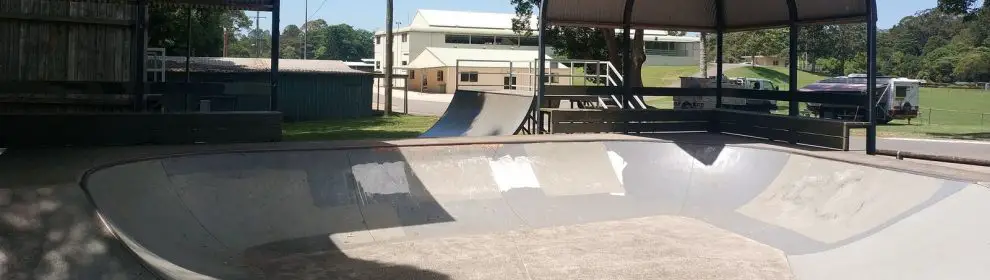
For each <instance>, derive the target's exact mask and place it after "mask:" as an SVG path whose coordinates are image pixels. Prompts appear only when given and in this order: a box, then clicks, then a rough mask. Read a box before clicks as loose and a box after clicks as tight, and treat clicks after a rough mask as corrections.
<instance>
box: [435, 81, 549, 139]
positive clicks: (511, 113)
mask: <svg viewBox="0 0 990 280" xmlns="http://www.w3.org/2000/svg"><path fill="white" fill-rule="evenodd" d="M532 104H533V95H532V94H526V92H522V91H508V90H507V91H474V90H458V91H457V92H455V93H454V98H452V99H451V100H450V105H447V110H446V111H444V113H443V116H441V117H440V119H439V120H437V122H436V124H434V125H433V127H431V128H430V129H429V130H427V131H426V132H424V133H423V134H422V135H420V137H457V136H497V135H512V134H515V133H516V131H517V130H519V126H520V125H522V123H523V121H524V120H525V119H526V116H527V115H528V114H529V112H530V110H529V109H530V108H531V107H532Z"/></svg>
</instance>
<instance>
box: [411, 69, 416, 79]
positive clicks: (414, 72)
mask: <svg viewBox="0 0 990 280" xmlns="http://www.w3.org/2000/svg"><path fill="white" fill-rule="evenodd" d="M415 78H416V71H409V79H410V80H412V79H415Z"/></svg>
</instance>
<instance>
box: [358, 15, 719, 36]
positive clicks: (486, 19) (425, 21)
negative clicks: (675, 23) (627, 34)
mask: <svg viewBox="0 0 990 280" xmlns="http://www.w3.org/2000/svg"><path fill="white" fill-rule="evenodd" d="M515 16H516V15H515V14H509V13H480V12H465V11H441V10H418V11H417V12H416V17H415V19H414V20H413V22H412V23H410V24H409V26H405V27H401V28H397V29H395V30H393V32H394V33H397V34H398V33H406V32H430V33H447V34H471V35H495V36H519V34H518V33H516V32H515V31H512V19H513V18H515ZM529 23H530V29H532V30H533V34H534V35H536V34H538V31H536V30H537V29H538V28H537V25H538V24H539V20H538V19H537V18H536V17H535V16H534V17H533V18H532V19H531V20H530V21H529ZM621 32H622V30H621V29H616V33H617V34H621ZM384 34H385V31H383V30H379V31H377V32H375V35H384ZM645 34H646V38H645V39H646V40H648V41H663V42H683V43H692V42H699V41H700V38H698V37H694V36H668V35H667V31H664V30H645Z"/></svg>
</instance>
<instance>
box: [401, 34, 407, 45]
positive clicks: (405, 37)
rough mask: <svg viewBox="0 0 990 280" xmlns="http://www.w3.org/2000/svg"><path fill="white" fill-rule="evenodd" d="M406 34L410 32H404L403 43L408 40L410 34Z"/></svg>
mask: <svg viewBox="0 0 990 280" xmlns="http://www.w3.org/2000/svg"><path fill="white" fill-rule="evenodd" d="M406 35H408V34H406V33H402V42H403V43H405V42H406V41H407V40H408V36H406Z"/></svg>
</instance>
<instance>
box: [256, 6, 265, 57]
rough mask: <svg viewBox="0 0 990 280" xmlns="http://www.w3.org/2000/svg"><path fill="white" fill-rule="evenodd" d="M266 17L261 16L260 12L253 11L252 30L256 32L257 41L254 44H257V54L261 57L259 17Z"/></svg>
mask: <svg viewBox="0 0 990 280" xmlns="http://www.w3.org/2000/svg"><path fill="white" fill-rule="evenodd" d="M263 18H266V17H263V16H261V12H257V11H256V12H254V32H257V34H256V35H257V36H258V38H257V41H256V42H255V44H257V45H258V56H256V57H261V19H263Z"/></svg>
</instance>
